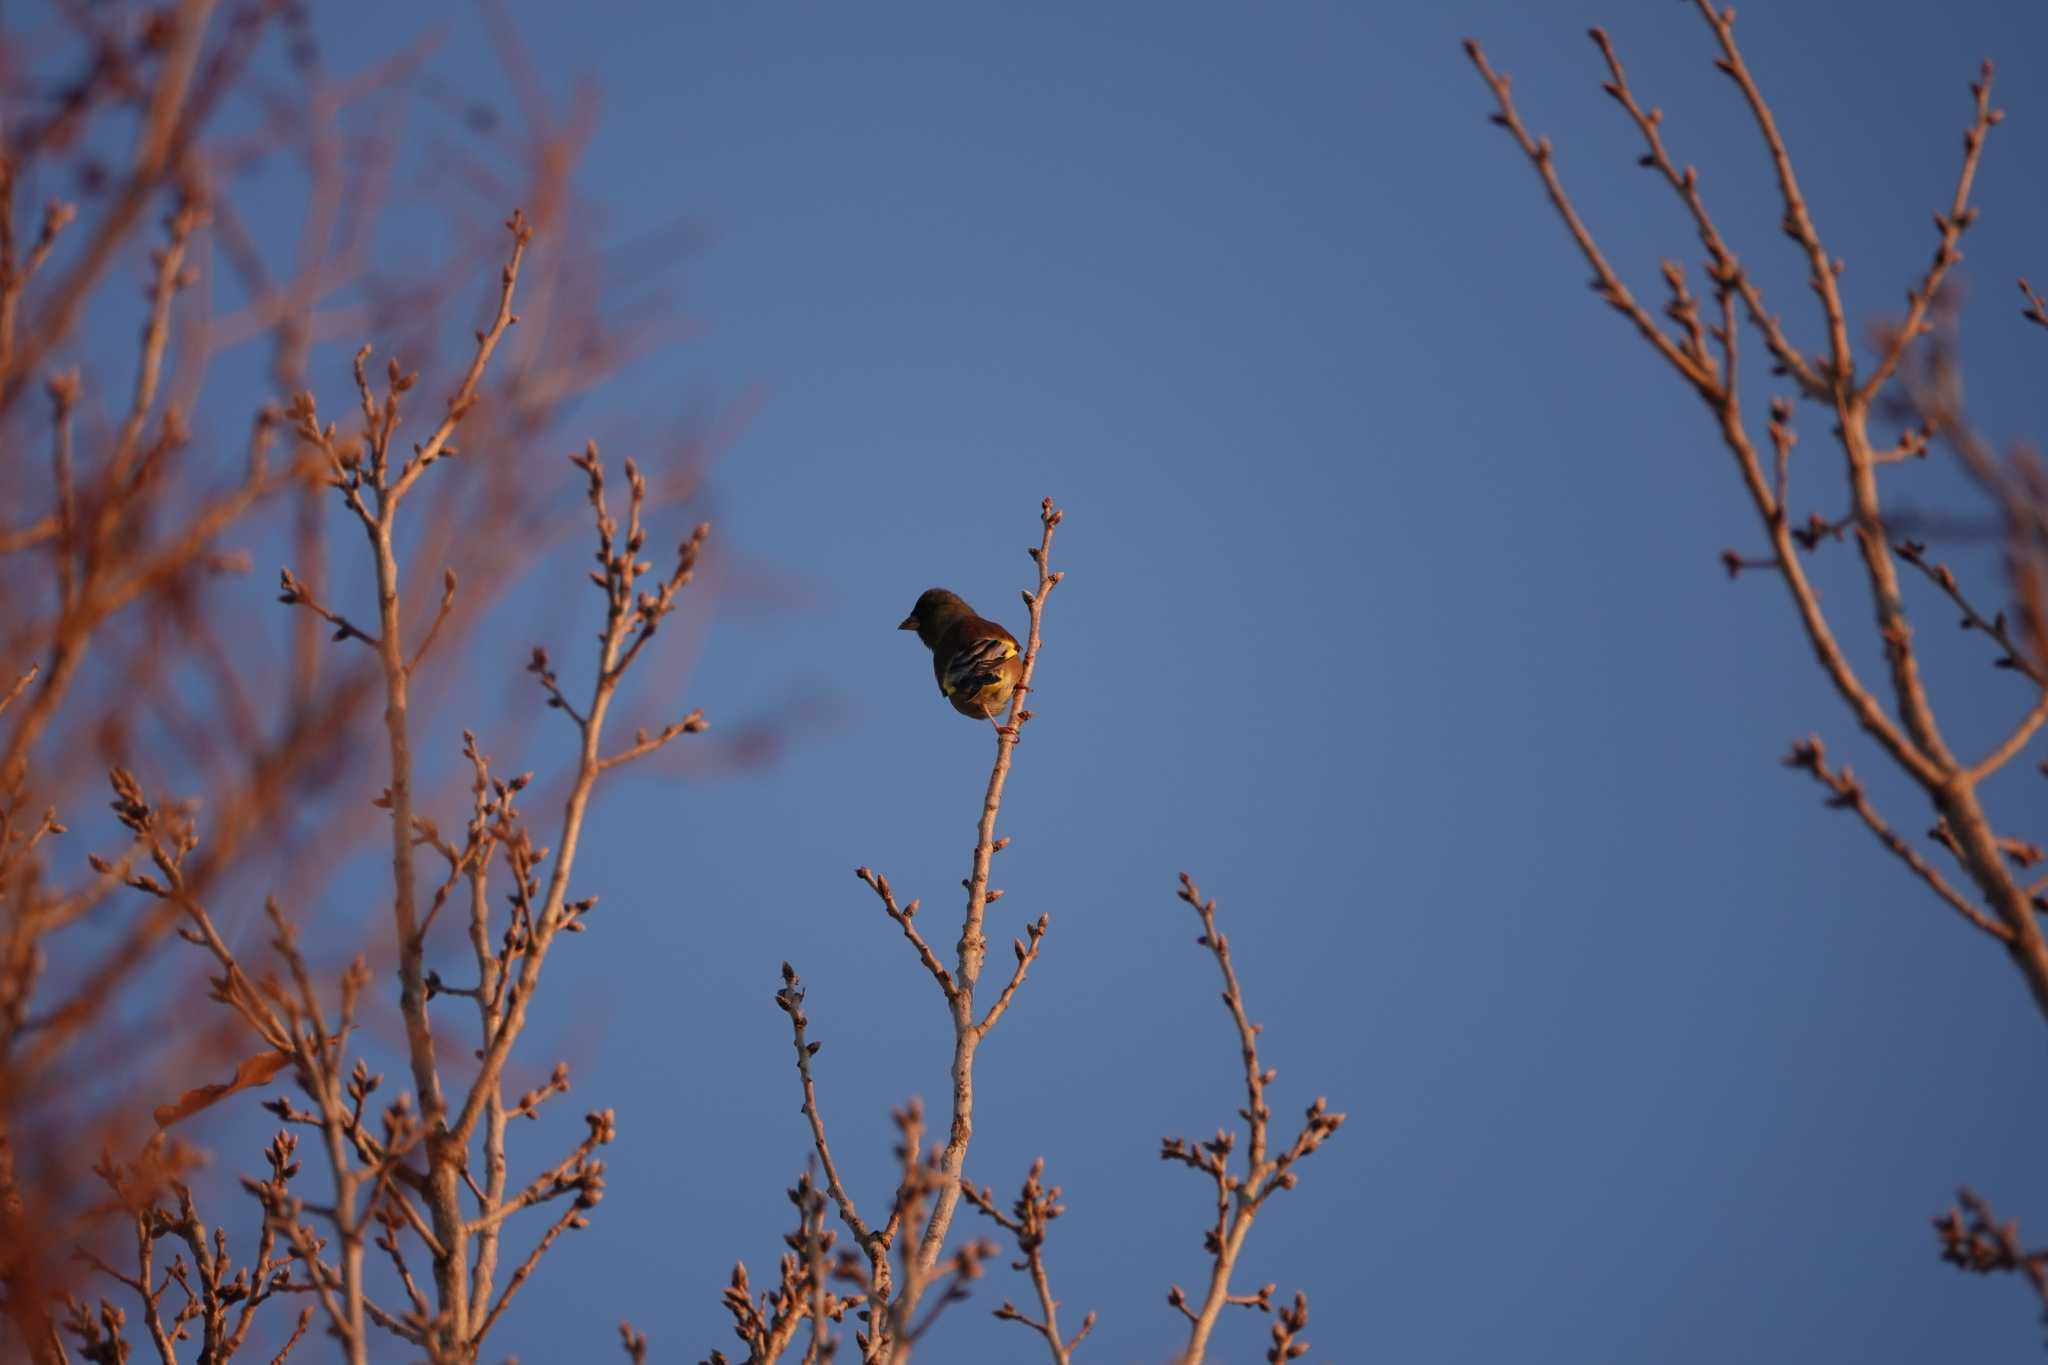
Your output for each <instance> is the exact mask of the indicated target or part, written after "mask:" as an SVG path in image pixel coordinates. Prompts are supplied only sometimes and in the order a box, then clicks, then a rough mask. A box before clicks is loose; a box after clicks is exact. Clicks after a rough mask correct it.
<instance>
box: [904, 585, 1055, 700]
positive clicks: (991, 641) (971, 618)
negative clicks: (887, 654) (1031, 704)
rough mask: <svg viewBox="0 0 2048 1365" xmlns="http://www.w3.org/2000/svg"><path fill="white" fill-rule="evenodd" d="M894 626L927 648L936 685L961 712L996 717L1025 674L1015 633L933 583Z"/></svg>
mask: <svg viewBox="0 0 2048 1365" xmlns="http://www.w3.org/2000/svg"><path fill="white" fill-rule="evenodd" d="M897 629H899V630H914V631H916V632H917V638H918V639H920V640H922V641H924V644H925V647H926V648H927V649H929V650H931V652H932V675H933V676H934V677H936V678H937V679H938V680H939V691H941V692H943V693H944V694H945V696H946V700H947V701H950V702H952V703H953V709H954V710H955V711H958V712H959V713H960V714H961V715H963V716H972V717H974V718H975V719H976V720H994V719H995V718H996V717H997V716H999V715H1001V714H1002V711H1003V708H1004V707H1006V706H1008V705H1009V704H1010V696H1011V694H1012V693H1014V692H1015V691H1016V690H1017V681H1018V679H1020V678H1022V677H1023V676H1024V660H1023V658H1022V656H1021V655H1020V653H1019V651H1018V649H1017V637H1016V636H1014V635H1012V634H1010V632H1009V631H1007V630H1004V629H1003V628H1002V627H1001V626H999V625H997V624H996V623H995V622H994V621H990V620H988V619H986V618H985V617H980V616H976V615H975V614H974V608H973V607H970V606H968V605H967V603H966V602H964V601H962V600H961V598H960V596H959V594H957V593H950V592H947V591H946V590H945V589H944V588H933V589H931V590H930V591H928V592H926V593H925V594H924V595H923V596H922V597H920V598H918V599H917V605H916V606H914V607H912V608H911V609H910V615H909V616H907V617H905V618H904V620H903V624H902V625H901V626H898V627H897ZM999 728H1000V727H999Z"/></svg>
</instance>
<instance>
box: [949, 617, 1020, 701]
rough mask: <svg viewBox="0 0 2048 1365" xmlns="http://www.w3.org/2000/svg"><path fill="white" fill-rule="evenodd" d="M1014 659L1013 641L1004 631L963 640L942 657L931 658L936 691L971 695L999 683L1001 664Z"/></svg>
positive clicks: (1015, 643)
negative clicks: (937, 689) (937, 682)
mask: <svg viewBox="0 0 2048 1365" xmlns="http://www.w3.org/2000/svg"><path fill="white" fill-rule="evenodd" d="M1016 657H1017V642H1016V641H1015V640H1013V639H1011V638H1010V634H1009V632H1008V631H1004V632H1003V633H1002V634H1000V635H983V636H980V637H978V638H975V639H971V640H967V641H965V642H964V643H962V644H961V645H960V647H959V648H957V649H954V650H951V651H949V652H947V653H946V654H944V655H943V656H934V658H933V660H932V664H933V672H935V673H937V674H938V677H939V690H940V691H941V692H943V693H945V694H946V695H947V696H949V697H950V696H952V695H953V694H954V693H956V692H968V693H970V694H971V693H973V692H974V691H977V690H978V689H980V688H983V687H986V686H988V685H989V684H990V683H995V682H1000V681H1002V676H1003V664H1004V663H1005V662H1007V661H1008V660H1010V659H1014V658H1016Z"/></svg>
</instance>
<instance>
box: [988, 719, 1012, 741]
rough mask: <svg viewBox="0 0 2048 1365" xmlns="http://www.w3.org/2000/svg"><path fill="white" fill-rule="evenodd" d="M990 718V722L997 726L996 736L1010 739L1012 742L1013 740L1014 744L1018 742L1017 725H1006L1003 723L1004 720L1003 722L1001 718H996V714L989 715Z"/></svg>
mask: <svg viewBox="0 0 2048 1365" xmlns="http://www.w3.org/2000/svg"><path fill="white" fill-rule="evenodd" d="M988 719H989V723H990V724H991V725H993V726H995V727H996V738H997V739H1007V740H1009V741H1010V742H1011V743H1012V744H1014V743H1016V742H1017V727H1016V726H1014V725H1005V724H1003V723H1002V722H1001V721H1000V720H997V719H996V718H995V717H994V716H990V717H989V718H988Z"/></svg>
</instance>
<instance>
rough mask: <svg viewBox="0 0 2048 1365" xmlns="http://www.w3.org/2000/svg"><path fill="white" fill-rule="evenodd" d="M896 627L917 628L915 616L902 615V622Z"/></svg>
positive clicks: (902, 628) (901, 628)
mask: <svg viewBox="0 0 2048 1365" xmlns="http://www.w3.org/2000/svg"><path fill="white" fill-rule="evenodd" d="M896 629H898V630H916V629H917V618H916V617H915V616H906V617H904V618H903V624H902V625H900V626H898V627H896Z"/></svg>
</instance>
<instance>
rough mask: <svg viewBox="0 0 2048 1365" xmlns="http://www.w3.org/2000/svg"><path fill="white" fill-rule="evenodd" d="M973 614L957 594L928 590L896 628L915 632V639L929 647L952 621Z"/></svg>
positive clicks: (942, 589) (939, 589)
mask: <svg viewBox="0 0 2048 1365" xmlns="http://www.w3.org/2000/svg"><path fill="white" fill-rule="evenodd" d="M973 614H974V608H973V607H970V606H968V605H967V603H966V602H965V601H964V600H962V598H961V597H960V595H959V594H958V593H952V592H947V591H946V590H945V589H944V588H930V589H927V590H926V591H925V593H924V595H923V596H921V597H919V598H918V599H917V605H916V606H914V607H912V608H911V609H910V615H908V616H906V617H904V618H903V624H902V625H900V626H898V627H896V628H897V629H898V630H914V631H916V632H917V638H918V639H920V640H922V641H924V642H925V644H927V645H929V644H931V643H932V641H934V640H936V639H938V638H939V636H940V634H942V633H943V632H944V631H945V629H946V627H947V626H949V625H951V624H952V623H953V622H954V621H956V620H958V619H959V618H960V617H962V616H972V615H973Z"/></svg>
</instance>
